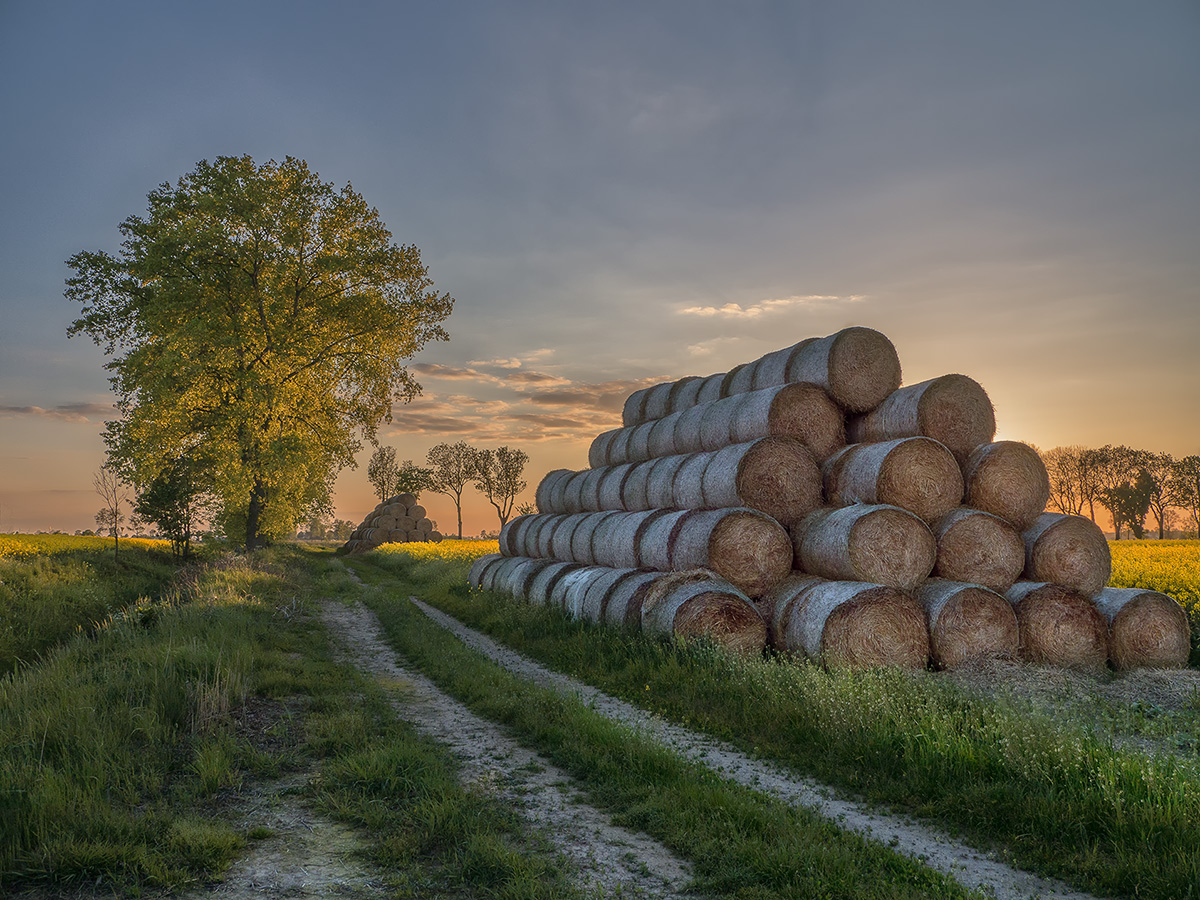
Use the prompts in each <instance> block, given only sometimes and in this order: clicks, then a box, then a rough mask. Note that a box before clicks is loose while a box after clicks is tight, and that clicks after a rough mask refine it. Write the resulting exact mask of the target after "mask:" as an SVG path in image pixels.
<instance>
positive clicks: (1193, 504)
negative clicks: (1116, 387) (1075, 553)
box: [1040, 444, 1200, 540]
mask: <svg viewBox="0 0 1200 900" xmlns="http://www.w3.org/2000/svg"><path fill="white" fill-rule="evenodd" d="M1040 452H1041V457H1042V461H1043V462H1044V463H1045V464H1046V472H1047V473H1048V474H1049V476H1050V506H1051V507H1053V508H1054V509H1056V510H1058V511H1059V512H1062V513H1067V514H1068V515H1076V516H1087V517H1088V518H1090V519H1091V520H1092V522H1095V521H1096V508H1097V507H1101V508H1103V509H1104V510H1105V511H1106V512H1107V513H1108V514H1109V516H1110V517H1111V519H1112V522H1113V534H1114V537H1115V539H1116V540H1120V539H1121V533H1122V531H1123V530H1125V529H1128V531H1129V533H1131V534H1132V535H1133V536H1134V537H1135V538H1139V539H1140V538H1144V537H1145V536H1146V519H1147V517H1148V516H1151V515H1152V516H1153V518H1154V523H1155V526H1156V528H1157V531H1158V537H1159V538H1160V539H1162V538H1163V537H1165V536H1166V534H1167V533H1168V532H1169V531H1171V530H1172V527H1173V525H1174V523H1175V521H1176V515H1177V513H1183V515H1184V522H1185V523H1186V524H1187V525H1188V526H1190V527H1188V528H1186V529H1184V530H1185V531H1190V532H1191V533H1192V534H1193V535H1196V534H1200V456H1186V457H1184V458H1182V459H1176V458H1175V457H1174V456H1172V455H1171V454H1170V453H1155V452H1152V451H1149V450H1138V449H1135V448H1132V447H1126V446H1125V445H1123V444H1121V445H1117V446H1113V445H1111V444H1106V445H1105V446H1103V447H1099V448H1090V447H1082V446H1078V445H1072V446H1067V447H1055V448H1054V449H1053V450H1046V451H1040Z"/></svg>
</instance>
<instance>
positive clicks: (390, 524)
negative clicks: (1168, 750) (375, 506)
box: [375, 516, 396, 531]
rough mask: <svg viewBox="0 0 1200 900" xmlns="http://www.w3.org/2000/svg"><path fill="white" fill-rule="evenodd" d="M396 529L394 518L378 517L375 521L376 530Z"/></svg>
mask: <svg viewBox="0 0 1200 900" xmlns="http://www.w3.org/2000/svg"><path fill="white" fill-rule="evenodd" d="M395 527H396V518H395V517H394V516H378V517H377V518H376V519H375V528H376V529H377V530H379V531H391V530H392V529H393V528H395Z"/></svg>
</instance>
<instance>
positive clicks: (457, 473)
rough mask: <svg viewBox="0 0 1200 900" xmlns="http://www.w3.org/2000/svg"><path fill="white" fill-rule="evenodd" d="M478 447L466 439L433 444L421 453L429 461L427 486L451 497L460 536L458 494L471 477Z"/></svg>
mask: <svg viewBox="0 0 1200 900" xmlns="http://www.w3.org/2000/svg"><path fill="white" fill-rule="evenodd" d="M477 456H478V451H476V450H475V448H474V447H472V446H471V445H470V444H468V443H467V442H466V441H456V442H455V443H453V444H447V443H442V444H434V445H433V446H432V447H430V448H429V452H428V453H426V454H425V459H426V461H427V462H428V463H429V473H430V474H429V485H428V486H429V490H431V491H433V492H434V493H436V494H445V495H446V496H448V497H450V498H451V499H453V500H454V508H455V509H456V510H457V511H458V537H459V539H461V538H462V495H463V491H465V490H466V489H467V485H468V484H470V483H471V482H472V481H473V480H474V479H475V474H476V471H477Z"/></svg>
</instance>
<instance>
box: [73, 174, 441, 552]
mask: <svg viewBox="0 0 1200 900" xmlns="http://www.w3.org/2000/svg"><path fill="white" fill-rule="evenodd" d="M148 200H149V208H148V211H147V213H146V215H145V216H144V217H143V216H130V217H129V218H128V219H126V220H125V221H124V222H123V223H121V226H120V230H121V233H122V234H123V235H124V238H125V239H124V242H123V243H122V246H121V250H120V252H119V253H118V254H116V255H115V256H114V255H111V254H109V253H105V252H83V253H78V254H76V255H75V256H73V257H71V259H70V260H69V261H68V264H69V265H70V266H71V267H72V268H73V269H74V270H75V275H74V276H73V277H71V278H69V279H68V280H67V291H66V293H67V296H68V297H69V298H70V299H72V300H75V301H78V302H79V303H81V304H82V305H83V311H82V315H81V317H80V318H79V319H77V320H76V321H75V322H74V323H73V324H72V326H71V328H70V333H71V334H77V333H80V332H84V333H87V334H88V335H90V336H91V337H92V339H93V340H94V341H95V342H96V343H97V344H98V345H99V346H101V347H102V348H103V349H104V351H105V352H106V354H107V355H109V356H110V357H112V358H111V359H110V361H109V362H108V363H107V367H108V369H109V370H110V371H111V372H112V373H113V376H112V379H111V381H112V384H113V387H114V390H115V391H116V393H117V395H118V409H119V411H120V418H119V419H117V420H116V421H113V422H110V423H109V424H108V428H107V430H106V434H105V438H106V441H107V443H108V449H109V458H110V460H112V461H113V462H114V464H116V465H119V466H120V467H121V470H122V472H123V473H124V474H125V475H126V476H127V477H128V478H129V479H130V480H131V481H132V482H133V483H134V484H135V485H138V486H142V485H149V484H150V483H151V482H152V481H153V480H154V479H155V478H156V477H158V475H159V474H160V473H161V472H162V471H163V470H164V469H165V468H166V467H167V465H168V464H169V460H170V458H174V457H177V456H179V455H180V454H191V455H193V456H196V457H203V458H205V459H207V460H208V461H209V464H210V466H211V475H212V481H213V487H214V491H215V493H216V494H217V495H218V496H219V497H220V499H221V503H222V507H223V508H222V510H221V514H220V515H219V517H218V524H219V526H220V527H222V528H223V529H224V530H225V531H226V533H227V534H229V535H230V536H231V537H234V538H235V539H240V540H241V541H244V543H245V545H246V546H247V547H250V548H253V547H257V546H259V545H261V544H262V543H263V542H264V540H265V539H266V538H268V537H271V536H276V535H284V534H287V533H290V532H291V531H292V529H293V528H294V527H295V525H296V524H297V523H298V522H300V521H302V520H303V519H304V517H305V516H306V515H309V514H311V513H312V512H313V511H315V510H321V509H328V507H329V495H330V490H331V487H332V483H333V478H334V476H335V475H336V474H337V472H338V471H339V470H340V469H341V468H343V467H345V466H352V465H354V453H355V452H356V451H357V450H358V449H359V447H360V446H361V443H360V441H361V438H362V437H366V438H370V439H373V438H374V436H375V430H376V427H377V425H378V423H379V421H380V420H381V419H384V418H387V417H389V415H390V410H391V404H392V402H393V401H394V400H410V399H412V398H413V397H414V396H415V395H416V394H417V393H418V392H419V391H420V385H418V384H417V383H416V381H415V380H414V379H413V377H412V376H411V374H410V373H409V371H408V369H407V368H406V366H405V364H404V363H405V361H406V360H407V359H409V358H410V357H411V356H412V355H413V354H414V353H416V352H417V351H418V350H420V349H421V348H422V347H423V346H424V345H425V343H426V342H427V341H430V340H444V339H446V333H445V331H444V330H443V329H442V327H441V325H440V323H441V322H442V320H444V319H445V318H446V317H447V316H448V315H449V314H450V310H451V308H452V306H453V302H454V301H453V299H452V298H451V297H450V296H449V295H447V294H438V293H437V292H436V291H434V290H433V283H432V281H431V280H430V278H429V275H428V272H427V271H426V268H425V266H424V265H422V263H421V257H420V253H419V251H418V250H417V248H416V247H414V246H397V245H396V244H395V243H393V241H392V235H391V233H390V232H389V231H388V229H387V228H386V226H385V225H384V224H383V222H382V221H381V220H380V218H379V214H378V212H376V210H374V209H373V208H371V207H370V206H368V205H367V203H366V201H365V200H363V198H362V197H361V196H360V195H359V194H358V193H356V192H355V191H354V190H353V189H352V188H351V187H350V186H349V185H347V186H346V187H344V188H342V189H341V190H336V189H335V188H334V186H333V185H332V184H329V183H325V182H322V181H321V180H320V179H319V178H318V176H317V175H316V173H314V172H312V171H310V170H309V168H308V166H307V165H306V164H305V163H304V162H303V161H302V160H297V159H292V158H290V157H289V158H287V159H285V160H284V161H283V162H282V163H277V162H275V161H271V162H268V163H265V164H263V165H258V164H256V163H255V162H254V161H253V160H252V159H250V158H249V157H219V158H218V159H217V160H216V161H215V162H212V163H210V162H207V161H204V162H201V163H199V164H198V165H197V166H196V168H195V170H194V171H192V172H191V173H189V174H187V175H185V176H183V177H182V178H181V179H179V181H178V183H177V184H175V185H174V186H172V185H171V184H167V183H164V184H162V185H160V186H159V187H158V188H156V189H155V190H153V191H151V192H150V194H149V195H148Z"/></svg>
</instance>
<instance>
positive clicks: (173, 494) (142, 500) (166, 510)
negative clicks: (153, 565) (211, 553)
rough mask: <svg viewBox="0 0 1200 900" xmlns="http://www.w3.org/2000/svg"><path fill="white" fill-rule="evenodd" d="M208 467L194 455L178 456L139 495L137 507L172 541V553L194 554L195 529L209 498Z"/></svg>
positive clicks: (141, 514) (144, 516) (179, 554)
mask: <svg viewBox="0 0 1200 900" xmlns="http://www.w3.org/2000/svg"><path fill="white" fill-rule="evenodd" d="M204 472H205V467H204V464H203V463H200V462H197V461H196V460H195V459H193V458H191V457H176V458H175V459H174V460H172V461H171V462H170V463H168V464H167V466H166V467H165V468H164V469H162V470H161V471H160V472H159V474H158V475H157V476H155V478H154V480H152V481H151V482H150V484H149V485H148V486H147V487H146V488H145V489H144V490H143V491H141V492H140V493H139V494H138V495H137V500H136V502H135V505H134V509H135V510H136V511H137V514H138V515H139V516H141V517H142V518H143V519H145V520H146V521H148V522H153V523H154V524H155V525H157V526H158V530H159V531H160V532H161V533H162V534H164V535H166V537H167V538H168V539H169V540H170V541H171V554H172V555H173V556H174V557H175V558H176V559H186V558H187V557H188V556H191V553H192V529H193V528H194V527H195V525H196V521H197V518H198V516H199V515H200V511H201V509H202V507H203V505H204V501H205V498H206V488H205V476H204Z"/></svg>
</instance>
